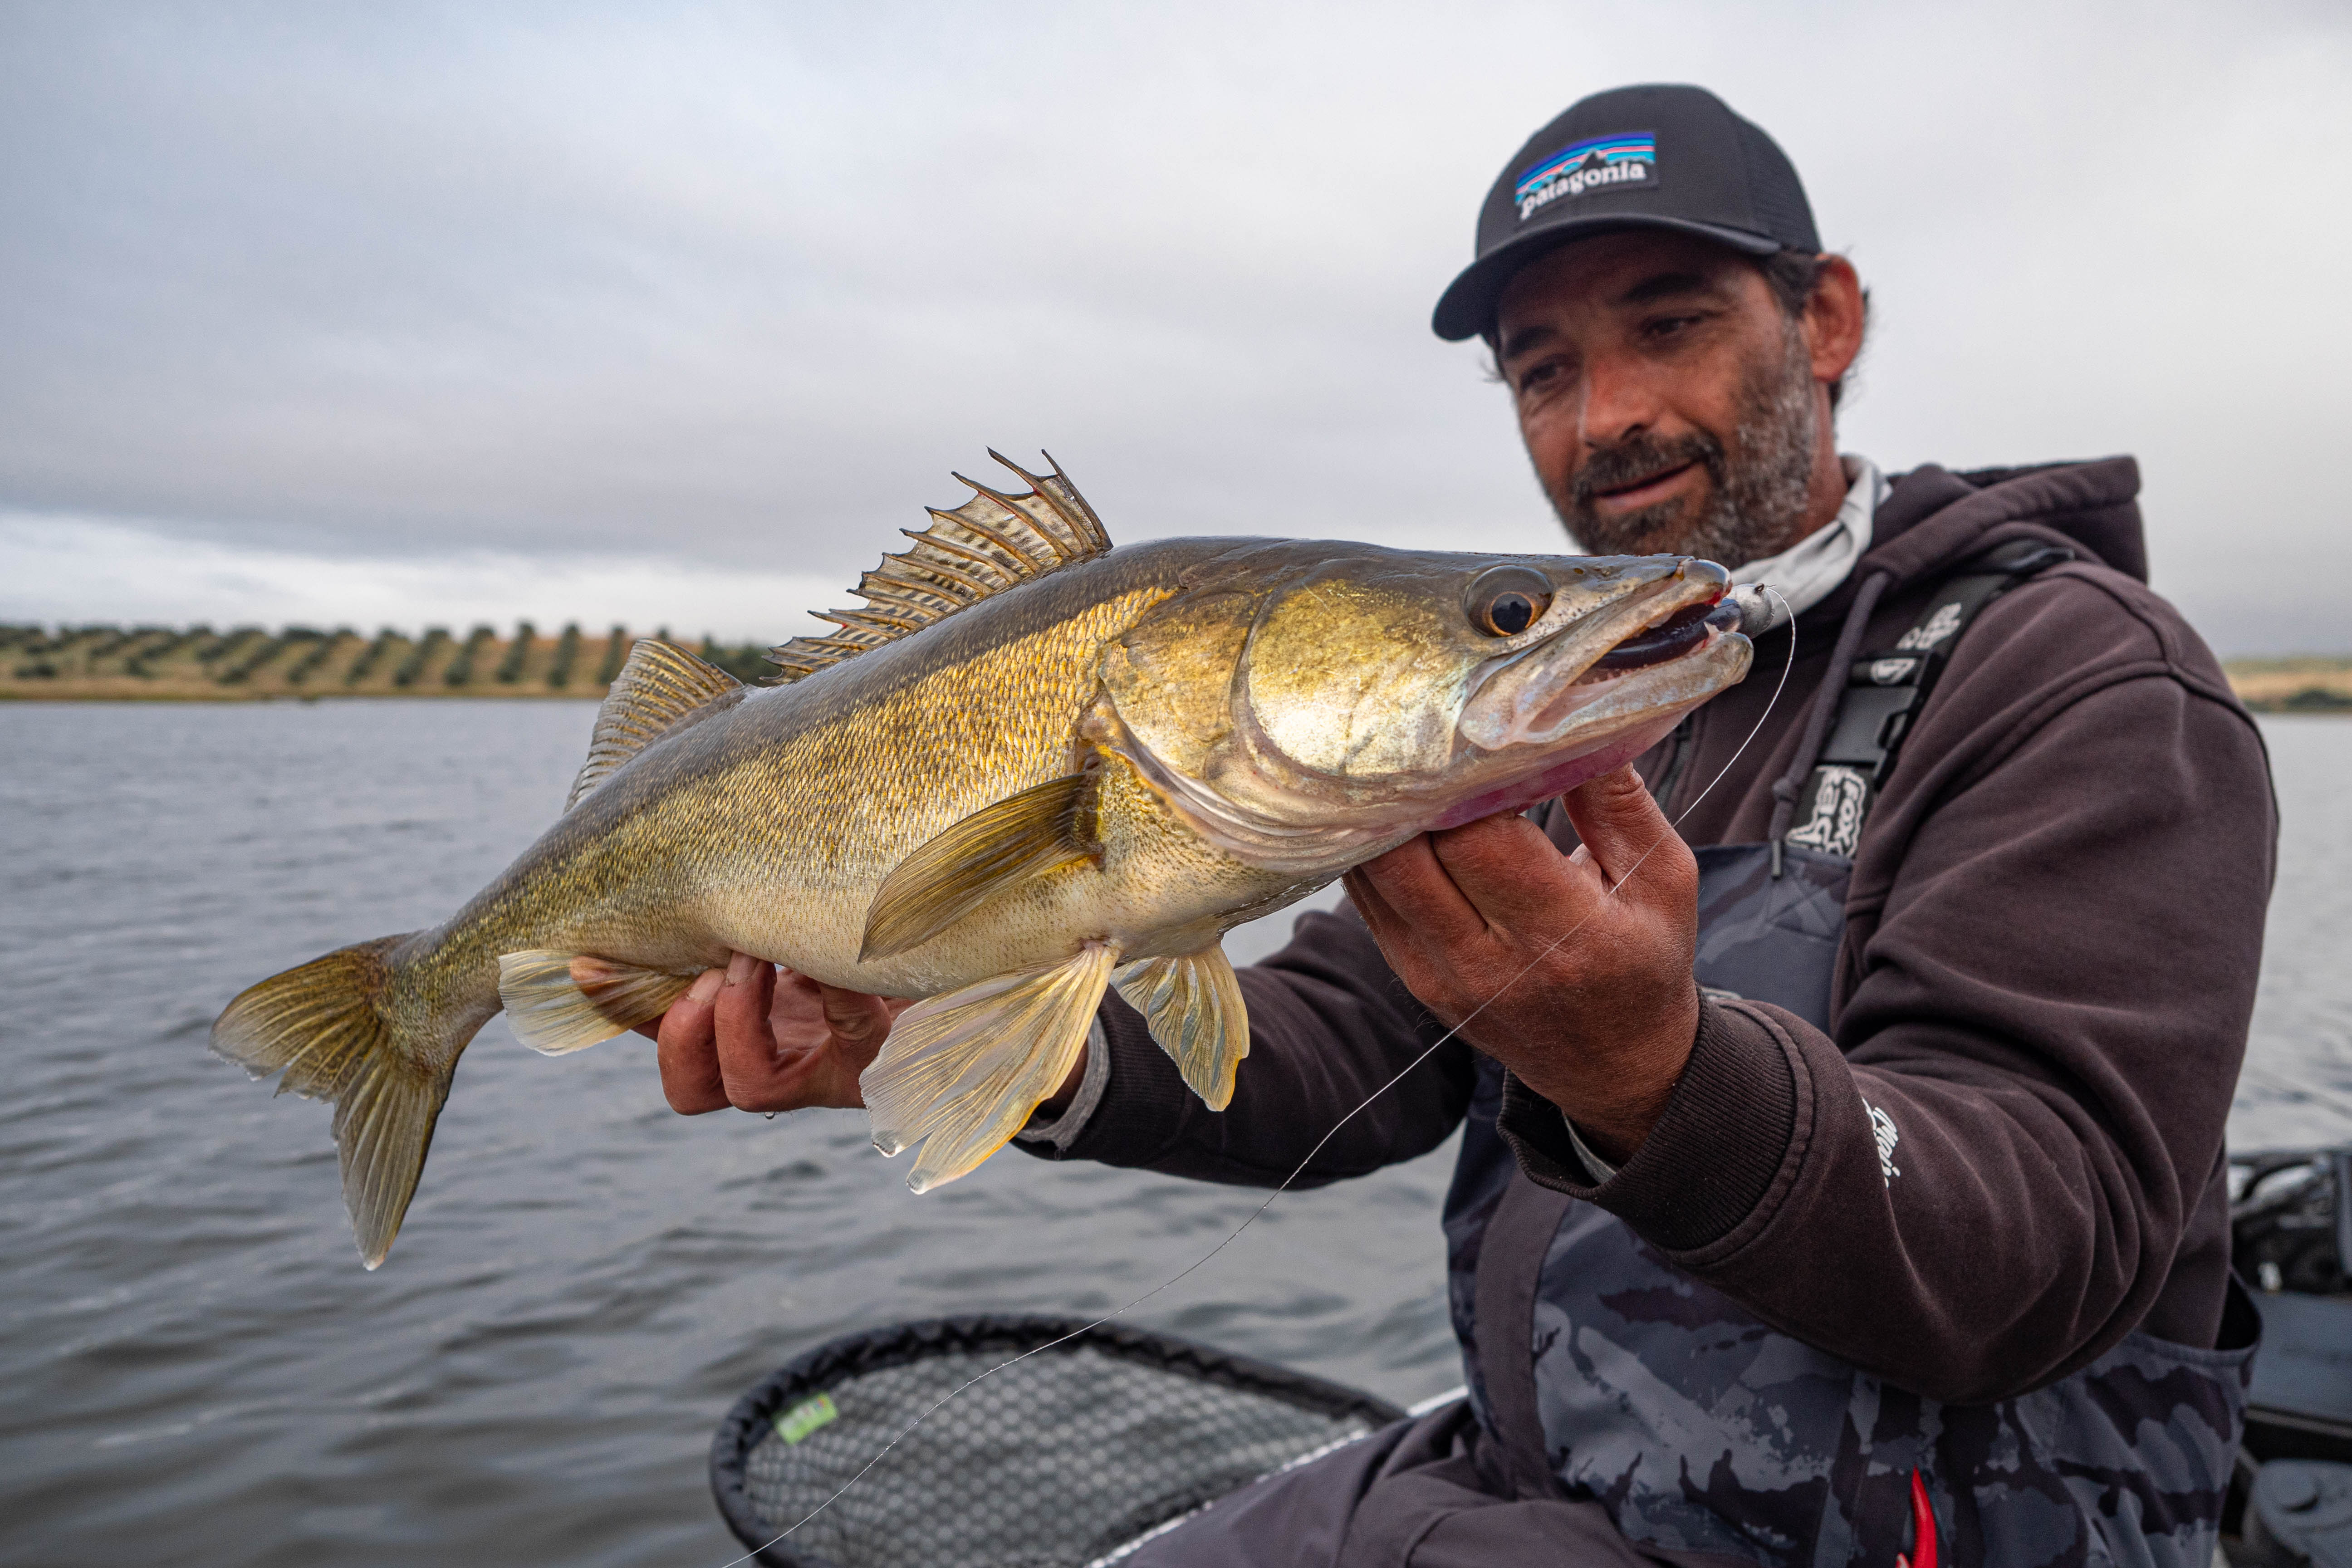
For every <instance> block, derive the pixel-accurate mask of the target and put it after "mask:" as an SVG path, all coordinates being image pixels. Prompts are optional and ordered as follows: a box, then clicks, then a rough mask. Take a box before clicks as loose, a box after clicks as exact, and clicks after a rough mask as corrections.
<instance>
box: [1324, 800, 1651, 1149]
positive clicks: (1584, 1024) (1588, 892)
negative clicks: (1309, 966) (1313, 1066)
mask: <svg viewBox="0 0 2352 1568" xmlns="http://www.w3.org/2000/svg"><path fill="white" fill-rule="evenodd" d="M1564 799H1565V804H1566V805H1567V807H1568V815H1569V820H1570V821H1571V822H1573V823H1574V824H1575V825H1576V831H1577V834H1578V836H1579V837H1581V838H1582V839H1583V841H1584V842H1583V844H1582V846H1581V847H1579V848H1578V850H1577V851H1576V853H1575V854H1573V855H1569V856H1563V855H1561V854H1560V853H1559V850H1558V849H1556V848H1554V847H1552V844H1551V841H1550V840H1549V839H1548V838H1546V837H1544V836H1543V833H1542V831H1541V830H1540V829H1538V827H1537V826H1536V825H1535V824H1534V823H1532V822H1529V821H1528V819H1527V818H1525V817H1523V816H1517V815H1515V814H1514V815H1504V816H1490V817H1486V818H1485V819H1484V820H1482V821H1478V822H1473V823H1467V824H1465V825H1464V826H1460V827H1455V828H1449V829H1447V830H1446V831H1444V832H1443V833H1432V834H1428V835H1425V836H1423V837H1420V838H1416V839H1414V840H1412V842H1411V843H1409V844H1404V845H1401V846H1400V847H1397V848H1395V849H1392V850H1391V851H1389V853H1387V854H1386V855H1383V856H1381V858H1379V859H1377V860H1373V861H1370V862H1369V863H1367V864H1366V865H1363V866H1360V867H1359V868H1356V869H1355V870H1353V871H1350V872H1349V873H1348V879H1347V881H1348V892H1349V897H1351V898H1352V899H1353V900H1355V904H1356V908H1357V909H1358V910H1360V911H1361V912H1362V914H1363V917H1364V919H1365V921H1366V922H1367V923H1369V924H1370V926H1371V928H1372V935H1373V936H1374V938H1376V939H1377V940H1378V941H1379V942H1380V944H1381V952H1382V953H1383V954H1385V955H1386V956H1387V958H1388V961H1389V964H1390V967H1391V968H1393V969H1394V970H1395V971H1396V972H1397V973H1398V975H1399V976H1400V977H1401V978H1402V980H1403V981H1404V983H1405V985H1406V988H1407V989H1409V990H1411V991H1412V994H1414V995H1415V996H1417V997H1419V998H1420V999H1421V1001H1422V1003H1423V1005H1424V1006H1426V1007H1428V1008H1429V1010H1430V1011H1431V1012H1433V1013H1434V1014H1436V1015H1437V1016H1439V1017H1440V1018H1442V1019H1444V1021H1445V1022H1446V1023H1448V1024H1450V1025H1459V1026H1461V1029H1462V1034H1463V1037H1465V1038H1466V1039H1468V1040H1469V1041H1470V1042H1471V1043H1472V1044H1474V1045H1475V1046H1477V1047H1478V1048H1479V1049H1481V1050H1483V1051H1485V1052H1486V1054H1487V1055H1488V1056H1491V1057H1493V1058H1495V1059H1496V1060H1497V1061H1499V1062H1501V1063H1502V1064H1503V1065H1504V1066H1505V1067H1507V1068H1510V1069H1511V1071H1512V1072H1514V1073H1516V1074H1517V1075H1518V1078H1519V1079H1520V1081H1521V1082H1523V1083H1525V1084H1526V1085H1527V1086H1528V1088H1529V1089H1534V1090H1535V1091H1536V1092H1537V1093H1538V1094H1540V1095H1542V1096H1543V1097H1544V1098H1545V1099H1546V1100H1550V1101H1551V1102H1552V1103H1553V1104H1555V1105H1557V1106H1559V1108H1560V1109H1561V1110H1563V1111H1565V1112H1567V1113H1568V1116H1569V1118H1570V1120H1571V1121H1574V1122H1575V1123H1576V1125H1577V1128H1578V1130H1579V1131H1580V1132H1581V1133H1582V1134H1583V1135H1584V1137H1585V1140H1586V1141H1587V1142H1590V1143H1591V1145H1592V1146H1593V1149H1594V1151H1595V1152H1598V1153H1600V1154H1601V1155H1602V1156H1603V1157H1605V1158H1607V1159H1609V1160H1612V1161H1615V1162H1619V1163H1622V1162H1623V1161H1624V1160H1626V1159H1628V1158H1630V1157H1631V1156H1632V1154H1633V1151H1634V1150H1636V1149H1638V1148H1640V1147H1641V1144H1642V1140H1643V1139H1644V1138H1646V1137H1647V1136H1649V1131H1650V1128H1651V1126H1652V1125H1653V1124H1654V1122H1656V1121H1657V1119H1658V1114H1659V1112H1660V1111H1662V1110H1664V1109H1665V1104H1666V1100H1667V1098H1668V1097H1669V1096H1670V1095H1672V1094H1673V1093H1674V1089H1675V1084H1676V1083H1677V1082H1679V1081H1680V1079H1681V1078H1682V1071H1683V1065H1684V1064H1685V1062H1687V1061H1688V1060H1689V1059H1690V1052H1691V1045H1692V1043H1693V1041H1694V1040H1695V1039H1696V1037H1697V1034H1698V986H1697V984H1696V982H1695V981H1694V980H1693V979H1692V978H1691V954H1692V951H1693V948H1694V947H1695V945H1696V940H1697V931H1698V863H1697V861H1696V858H1693V856H1692V854H1691V852H1690V847H1689V846H1688V845H1686V844H1685V843H1684V842H1683V841H1682V838H1681V837H1680V836H1679V835H1678V834H1676V833H1675V830H1674V827H1673V826H1672V825H1671V824H1669V823H1668V822H1667V821H1666V819H1665V816H1664V814H1663V813H1662V812H1660V811H1659V810H1658V806H1657V803H1656V802H1655V801H1654V800H1652V799H1651V798H1650V792H1649V791H1648V790H1647V789H1645V788H1643V784H1642V781H1641V780H1640V779H1639V778H1638V777H1636V776H1635V775H1634V773H1633V770H1632V769H1631V768H1621V769H1619V770H1618V771H1617V772H1615V773H1608V774H1604V775H1603V776H1601V777H1600V778H1597V779H1593V780H1591V782H1590V783H1587V784H1582V785H1580V786H1579V787H1578V788H1577V789H1575V790H1572V791H1570V793H1569V795H1567V796H1565V797H1564ZM1629 876H1630V880H1628V878H1629ZM1620 883H1622V884H1623V885H1622V886H1619V884H1620ZM1612 888H1614V889H1616V890H1615V891H1613V892H1612V890H1611V889H1612ZM1571 932H1572V933H1574V934H1572V935H1571V934H1570V933H1571ZM1562 938H1565V939H1566V940H1565V941H1563V940H1561V939H1562ZM1555 944H1556V945H1555Z"/></svg>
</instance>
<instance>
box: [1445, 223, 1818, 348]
mask: <svg viewBox="0 0 2352 1568" xmlns="http://www.w3.org/2000/svg"><path fill="white" fill-rule="evenodd" d="M1629 228H1664V229H1672V230H1674V231H1675V233H1677V234H1689V235H1696V236H1697V237H1699V238H1701V239H1711V240H1713V241H1715V242H1716V243H1717V245H1724V246H1728V247H1731V248H1732V249H1734V250H1737V251H1739V252H1741V253H1742V254H1743V255H1748V256H1769V255H1771V254H1772V253H1773V252H1774V251H1776V250H1779V249H1780V241H1779V240H1777V239H1774V238H1772V237H1769V235H1761V234H1756V233H1753V232H1751V231H1749V230H1747V229H1739V228H1726V227H1724V226H1721V225H1719V224H1712V223H1697V222H1694V221H1693V220H1691V219H1689V218H1681V217H1664V216H1658V217H1650V216H1636V215H1633V214H1629V213H1611V214H1608V215H1607V216H1601V215H1598V214H1596V215H1595V216H1591V217H1580V218H1570V219H1569V220H1568V221H1567V222H1565V223H1555V224H1549V225H1547V226H1544V227H1542V228H1538V229H1534V230H1531V231H1530V232H1528V233H1527V234H1523V235H1520V236H1518V237H1516V238H1514V239H1512V240H1510V241H1508V242H1507V243H1506V244H1504V245H1502V246H1501V247H1497V248H1496V249H1494V250H1491V251H1488V252H1487V253H1486V255H1484V256H1482V257H1480V258H1478V259H1477V260H1475V261H1474V262H1472V263H1471V264H1470V265H1469V266H1468V267H1466V268H1464V269H1463V272H1462V275H1461V276H1460V277H1459V278H1456V279H1454V281H1453V282H1452V283H1450V284H1448V285H1446V289H1445V292H1444V294H1442V295H1440V296H1439V297H1438V300H1437V310H1436V311H1435V313H1434V314H1433V315H1432V316H1431V317H1430V320H1429V324H1430V326H1431V328H1432V329H1433V330H1434V331H1436V333H1437V335H1438V336H1439V337H1441V338H1444V340H1445V341H1446V342H1449V343H1458V342H1461V341H1462V340H1463V339H1465V338H1475V337H1476V336H1478V335H1479V334H1480V333H1481V332H1484V331H1486V329H1487V327H1488V326H1490V325H1491V324H1492V323H1493V321H1494V320H1495V306H1496V302H1497V301H1499V300H1501V299H1502V297H1503V289H1504V286H1505V285H1507V283H1509V282H1510V280H1511V276H1512V274H1514V273H1516V272H1517V271H1518V269H1519V268H1522V267H1525V266H1526V265H1527V264H1528V262H1530V261H1533V260H1534V259H1535V258H1537V257H1538V256H1541V255H1543V254H1544V253H1545V252H1547V251H1549V250H1552V249H1555V248H1557V247H1559V246H1563V245H1566V244H1568V243H1569V242H1570V241H1571V240H1578V239H1591V238H1592V237H1595V236H1597V235H1603V234H1616V233H1620V232H1622V231H1623V230H1625V229H1629Z"/></svg>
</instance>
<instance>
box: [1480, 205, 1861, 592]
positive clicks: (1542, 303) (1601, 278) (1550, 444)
mask: <svg viewBox="0 0 2352 1568" xmlns="http://www.w3.org/2000/svg"><path fill="white" fill-rule="evenodd" d="M1496 343H1497V355H1496V358H1497V361H1498V363H1499V365H1500V368H1501V371H1502V374H1503V379H1504V381H1505V382H1506V383H1507V384H1508V385H1509V387H1510V389H1511V394H1512V398H1513V401H1514V403H1515V404H1516V405H1517V410H1518V416H1519V431H1520V434H1521V436H1522V437H1524V438H1525V439H1526V441H1527V446H1528V456H1529V458H1532V459H1533V460H1534V463H1535V468H1536V478H1537V479H1538V481H1539V482H1540V483H1541V484H1542V485H1543V488H1544V493H1545V494H1546V495H1548V496H1549V497H1550V498H1551V502H1552V506H1553V508H1554V510H1557V511H1558V512H1559V518H1560V521H1561V522H1562V523H1564V524H1566V525H1567V528H1568V531H1569V532H1570V534H1571V535H1572V536H1573V537H1574V538H1575V540H1576V542H1578V544H1579V545H1580V546H1581V547H1582V548H1584V549H1585V550H1588V551H1591V552H1595V553H1599V554H1609V555H1620V554H1623V555H1639V554H1650V553H1654V552H1672V553H1678V554H1686V555H1697V556H1702V557H1705V558H1706V559H1708V560H1712V561H1717V562H1720V563H1723V564H1725V565H1727V566H1738V565H1739V564H1740V563H1743V562H1747V561H1752V560H1756V559H1759V558H1760V557H1763V556H1767V555H1771V554H1774V553H1776V552H1779V551H1780V550H1783V549H1786V548H1787V547H1788V545H1789V544H1790V543H1791V542H1794V541H1795V540H1796V539H1797V538H1798V537H1799V536H1800V535H1801V533H1802V532H1803V531H1804V525H1805V521H1806V515H1807V511H1808V507H1809V502H1810V500H1811V494H1812V488H1813V478H1814V474H1815V469H1816V464H1817V461H1818V459H1819V453H1820V448H1821V447H1822V426H1823V424H1824V423H1825V419H1826V414H1827V400H1826V397H1825V396H1824V395H1822V390H1821V388H1820V385H1819V384H1818V383H1817V382H1816V381H1815V380H1814V377H1813V370H1814V366H1813V360H1812V354H1811V351H1810V350H1809V349H1808V346H1807V343H1806V341H1805V337H1804V334H1803V332H1802V331H1800V330H1799V327H1798V324H1797V323H1796V322H1793V321H1790V319H1789V317H1788V315H1787V313H1786V312H1785V311H1783V310H1781V309H1780V304H1779V302H1778V301H1777V300H1775V299H1774V298H1773V295H1772V291H1771V289H1770V287H1769V285H1768V284H1767V283H1766V282H1765V281H1764V277H1763V274H1762V273H1761V272H1760V271H1759V269H1758V268H1756V267H1754V266H1752V265H1750V264H1749V263H1748V262H1747V261H1746V260H1744V259H1742V258H1739V257H1738V256H1735V255H1734V254H1732V253H1731V252H1730V251H1727V250H1725V249H1723V248H1721V247H1717V246H1713V245H1709V244H1707V243H1706V241H1704V240H1699V239H1693V238H1689V237H1685V236H1682V235H1676V234H1669V233H1664V232H1660V231H1657V230H1634V231H1633V232H1630V233H1623V234H1612V235H1605V236H1602V237H1599V238H1596V239H1588V240H1581V241H1578V242H1576V243H1573V244H1570V245H1567V246H1564V247H1561V248H1560V249H1559V250H1556V251H1553V252H1552V253H1550V254H1549V255H1548V256H1544V257H1540V258H1538V259H1536V260H1535V261H1532V262H1529V263H1528V265H1527V266H1526V267H1523V268H1520V269H1519V271H1518V273H1517V275H1516V276H1515V277H1513V278H1512V279H1511V280H1510V283H1509V285H1508V286H1507V288H1506V289H1504V291H1503V297H1502V301H1501V305H1500V308H1499V309H1498V310H1497V312H1496Z"/></svg>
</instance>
